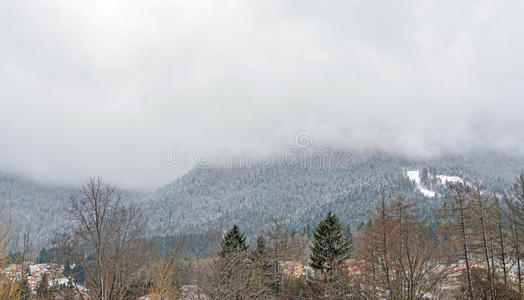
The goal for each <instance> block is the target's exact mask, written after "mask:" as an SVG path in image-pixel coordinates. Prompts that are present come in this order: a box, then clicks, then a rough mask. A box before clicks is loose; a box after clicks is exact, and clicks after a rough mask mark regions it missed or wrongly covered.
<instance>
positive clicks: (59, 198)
mask: <svg viewBox="0 0 524 300" xmlns="http://www.w3.org/2000/svg"><path fill="white" fill-rule="evenodd" d="M79 188H80V187H65V186H52V185H45V184H42V183H37V182H35V181H32V180H29V179H26V178H23V177H20V176H14V175H11V174H5V173H1V172H0V209H1V213H2V216H3V218H4V220H8V222H10V223H11V224H12V232H13V233H14V235H15V238H16V235H17V234H18V235H19V236H20V239H21V238H22V234H23V231H24V228H26V226H27V225H29V226H30V230H31V246H33V247H35V248H40V247H42V246H44V245H46V244H48V243H49V240H50V238H52V235H53V232H54V231H55V230H56V229H58V228H60V227H62V226H67V210H68V209H69V205H70V199H71V196H73V195H74V194H75V193H77V192H78V189H79ZM142 197H143V194H141V193H138V192H133V191H122V199H124V200H125V201H127V202H137V201H139V200H140V199H141V198H142Z"/></svg>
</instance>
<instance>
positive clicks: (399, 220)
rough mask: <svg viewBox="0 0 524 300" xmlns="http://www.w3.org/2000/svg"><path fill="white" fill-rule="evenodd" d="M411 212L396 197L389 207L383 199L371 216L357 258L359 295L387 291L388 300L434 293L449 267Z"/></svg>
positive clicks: (409, 206)
mask: <svg viewBox="0 0 524 300" xmlns="http://www.w3.org/2000/svg"><path fill="white" fill-rule="evenodd" d="M414 209H415V206H414V205H413V204H410V203H407V202H406V201H405V199H404V198H403V197H402V196H399V197H398V198H397V199H396V200H394V201H393V202H392V203H391V204H389V205H386V204H385V200H384V199H383V200H382V201H381V204H380V206H379V208H378V211H377V212H376V213H374V214H372V216H371V219H370V221H369V222H368V225H367V226H366V227H365V228H364V229H363V231H364V232H363V245H362V248H361V249H360V250H361V251H359V254H358V256H357V257H358V258H360V260H361V262H360V267H361V268H362V272H363V274H362V275H361V278H362V280H363V285H362V286H363V287H364V290H365V291H363V292H360V294H359V295H366V298H368V297H371V298H374V297H376V296H377V295H378V294H384V293H386V291H387V290H389V293H390V296H388V299H420V298H423V297H424V296H426V295H429V294H431V295H437V294H438V292H439V289H440V288H441V283H442V282H443V280H444V279H445V278H446V276H447V274H448V273H447V272H448V269H449V268H447V267H446V266H445V265H444V264H443V263H442V257H443V256H442V255H441V252H440V249H439V248H438V247H437V246H436V245H435V244H434V242H432V241H431V240H430V239H429V238H428V232H427V229H426V226H425V221H424V220H422V219H420V218H419V217H417V215H416V213H415V211H414ZM357 266H358V265H357ZM360 297H361V296H360Z"/></svg>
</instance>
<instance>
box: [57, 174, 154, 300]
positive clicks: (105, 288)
mask: <svg viewBox="0 0 524 300" xmlns="http://www.w3.org/2000/svg"><path fill="white" fill-rule="evenodd" d="M70 218H71V224H72V231H71V232H66V233H64V234H61V235H59V236H58V238H57V240H56V241H57V244H58V245H59V246H61V247H62V248H63V249H64V250H65V254H66V256H68V257H69V259H70V260H71V261H73V262H75V263H77V264H79V265H80V266H82V267H83V269H84V272H85V280H86V285H87V287H88V288H89V290H90V292H89V293H90V295H91V297H92V298H93V299H100V300H114V299H123V298H124V295H125V294H126V292H127V291H128V290H129V287H130V285H131V283H132V282H133V280H134V278H136V276H137V273H138V270H139V268H140V267H141V266H142V262H143V259H144V258H146V257H147V249H149V247H147V245H146V243H145V242H144V239H143V234H144V228H145V222H144V218H143V216H142V215H141V213H140V210H139V209H138V208H137V207H135V206H130V207H126V206H124V205H123V204H122V202H121V199H120V194H119V193H118V192H117V191H116V189H115V188H114V187H111V186H109V185H107V184H105V183H104V182H103V181H102V178H100V177H96V178H90V179H89V180H88V182H87V183H86V184H85V185H84V187H83V188H82V190H81V193H80V195H79V196H74V197H72V198H71V209H70Z"/></svg>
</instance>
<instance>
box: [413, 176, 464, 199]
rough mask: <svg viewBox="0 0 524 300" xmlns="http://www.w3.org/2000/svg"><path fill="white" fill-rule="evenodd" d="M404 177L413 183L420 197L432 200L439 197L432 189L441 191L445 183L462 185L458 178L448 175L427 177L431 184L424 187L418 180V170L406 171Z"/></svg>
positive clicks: (461, 180) (462, 180) (462, 181)
mask: <svg viewBox="0 0 524 300" xmlns="http://www.w3.org/2000/svg"><path fill="white" fill-rule="evenodd" d="M406 175H407V176H408V178H409V180H411V181H413V182H415V184H416V186H417V190H418V191H419V192H420V193H422V195H424V196H426V197H428V198H434V197H435V196H440V194H439V193H438V191H434V189H437V190H439V189H442V188H444V187H445V186H446V183H447V182H450V183H464V182H465V181H464V179H462V178H461V177H459V176H449V175H434V176H431V175H429V181H430V182H432V183H431V184H430V186H426V185H425V184H424V183H423V182H422V181H421V179H420V170H411V171H407V172H406Z"/></svg>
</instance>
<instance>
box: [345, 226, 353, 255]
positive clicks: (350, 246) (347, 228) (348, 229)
mask: <svg viewBox="0 0 524 300" xmlns="http://www.w3.org/2000/svg"><path fill="white" fill-rule="evenodd" d="M344 236H345V238H346V241H347V242H348V251H349V253H351V252H353V234H352V233H351V224H348V225H347V226H345V227H344Z"/></svg>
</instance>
